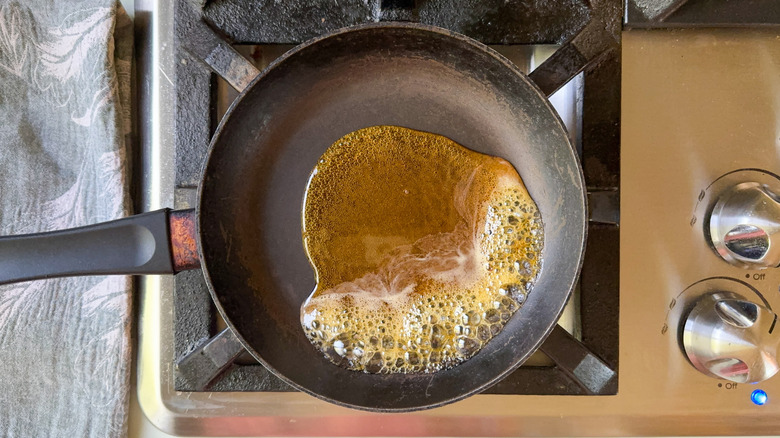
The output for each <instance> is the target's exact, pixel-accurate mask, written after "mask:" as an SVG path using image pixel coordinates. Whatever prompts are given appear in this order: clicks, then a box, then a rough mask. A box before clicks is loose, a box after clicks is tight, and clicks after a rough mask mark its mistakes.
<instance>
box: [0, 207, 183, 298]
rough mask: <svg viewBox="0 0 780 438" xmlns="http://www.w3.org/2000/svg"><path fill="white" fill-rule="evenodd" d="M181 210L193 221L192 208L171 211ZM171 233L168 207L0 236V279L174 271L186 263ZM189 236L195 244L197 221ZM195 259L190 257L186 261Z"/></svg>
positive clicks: (2, 282) (14, 279)
mask: <svg viewBox="0 0 780 438" xmlns="http://www.w3.org/2000/svg"><path fill="white" fill-rule="evenodd" d="M177 216H179V217H186V216H189V217H190V218H192V219H193V220H192V222H193V223H194V212H192V211H184V212H173V213H171V217H177ZM172 225H173V224H172ZM174 231H176V232H177V233H178V234H180V235H181V234H187V232H186V231H185V232H182V231H181V230H180V229H176V228H175V227H174ZM170 235H171V234H170V232H169V210H168V209H163V210H157V211H153V212H150V213H144V214H139V215H136V216H130V217H127V218H122V219H117V220H114V221H111V222H103V223H99V224H95V225H88V226H85V227H79V228H72V229H68V230H61V231H52V232H47V233H37V234H26V235H19V236H6V237H0V284H8V283H16V282H20V281H27V280H36V279H42V278H52V277H69V276H75V275H106V274H125V275H128V274H171V273H173V272H175V271H176V270H177V269H176V268H177V267H178V268H181V267H182V266H176V265H175V264H174V261H173V259H172V256H171V239H170ZM190 237H191V239H190V242H189V243H187V244H185V247H187V246H189V247H190V248H192V247H194V241H195V239H194V227H193V229H192V230H191V231H190ZM179 253H182V250H179ZM184 259H186V257H184ZM191 265H192V263H191V260H190V266H186V267H188V268H189V267H194V266H191ZM178 270H181V269H178Z"/></svg>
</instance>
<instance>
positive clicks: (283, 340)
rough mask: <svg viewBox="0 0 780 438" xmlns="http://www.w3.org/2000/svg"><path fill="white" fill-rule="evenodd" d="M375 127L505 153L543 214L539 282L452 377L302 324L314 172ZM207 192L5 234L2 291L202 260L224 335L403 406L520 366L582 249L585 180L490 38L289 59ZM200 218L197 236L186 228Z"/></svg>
mask: <svg viewBox="0 0 780 438" xmlns="http://www.w3.org/2000/svg"><path fill="white" fill-rule="evenodd" d="M374 125H397V126H403V127H407V128H412V129H416V130H421V131H427V132H432V133H436V134H440V135H444V136H446V137H449V138H451V139H452V140H454V141H456V142H458V143H460V144H462V145H464V146H466V147H468V148H471V149H473V150H475V151H478V152H482V153H486V154H491V155H495V156H499V157H502V158H505V159H507V160H508V161H510V162H511V163H512V164H513V165H514V166H515V168H516V169H517V170H518V172H519V173H520V175H521V177H522V178H523V180H524V182H525V184H526V186H527V188H528V190H529V192H530V194H531V196H532V197H533V199H534V200H535V201H536V203H537V205H538V207H539V210H540V212H541V215H542V220H543V222H544V233H545V239H544V252H543V264H542V271H541V274H540V276H539V279H538V282H537V284H536V287H535V288H534V289H533V291H532V293H531V294H530V296H529V297H528V299H527V301H526V303H525V305H524V306H523V307H522V308H521V309H520V310H518V311H517V313H516V314H515V315H514V316H513V317H512V318H511V319H510V321H509V322H508V324H507V325H506V327H505V329H504V330H503V331H502V332H501V333H500V334H499V335H498V336H497V337H495V338H494V339H493V340H491V341H490V342H489V343H488V344H487V345H486V346H485V347H484V348H483V349H482V350H481V351H480V352H479V353H478V354H477V355H476V356H475V357H473V358H472V359H470V360H468V361H466V362H464V363H462V364H460V365H458V366H456V367H454V368H452V369H450V370H445V371H439V372H436V373H431V374H409V375H373V374H364V373H358V372H353V371H349V370H346V369H342V368H339V367H337V366H335V365H333V364H332V363H330V362H329V361H328V360H327V359H325V358H324V357H323V355H322V354H320V353H319V352H318V351H317V350H315V349H314V347H313V346H312V345H311V344H310V343H309V341H308V340H307V339H306V337H305V335H304V333H303V330H302V329H301V326H300V322H299V309H300V306H301V303H302V302H303V301H304V299H305V298H306V297H307V296H308V295H309V293H310V292H311V291H312V289H313V288H314V276H313V271H312V269H311V267H310V265H309V262H308V260H307V258H306V255H305V253H304V249H303V245H302V242H301V203H302V199H303V194H304V189H305V187H306V182H307V179H308V176H309V172H310V171H311V170H312V168H313V167H314V166H315V164H316V163H317V160H318V159H319V157H320V155H321V154H322V153H323V152H324V151H325V149H326V148H327V147H328V146H329V145H331V144H332V143H333V142H334V141H335V140H337V139H338V138H340V137H341V136H343V135H344V134H347V133H348V132H351V131H354V130H357V129H360V128H365V127H368V126H374ZM199 196H200V202H199V206H198V210H197V219H195V213H188V212H170V213H169V212H168V211H167V210H162V211H159V212H153V213H147V214H144V215H138V216H133V217H130V218H126V219H120V220H119V221H114V222H110V223H105V224H98V225H94V226H91V227H86V228H81V229H77V230H66V231H60V232H54V233H45V234H38V235H28V236H11V237H4V238H2V239H0V283H8V282H13V281H21V280H27V279H33V278H47V277H51V276H65V275H86V274H102V273H166V272H167V273H171V272H175V271H178V270H181V269H183V268H193V267H197V262H198V260H197V259H198V258H199V260H200V264H201V267H202V269H203V272H204V273H205V276H206V279H207V282H208V284H209V289H210V291H211V294H212V297H213V298H214V301H215V303H216V305H217V307H218V309H219V311H220V313H221V314H222V316H223V317H224V319H225V321H226V322H227V324H228V325H229V327H230V328H231V329H233V330H234V331H235V333H236V334H237V335H238V337H239V339H240V340H241V342H242V343H243V345H244V346H245V347H246V349H247V350H248V351H249V352H250V353H251V354H252V355H253V356H254V357H255V358H256V359H257V360H258V361H260V362H261V363H262V364H264V365H265V366H267V367H268V368H269V369H271V370H272V371H273V372H274V373H275V374H276V375H278V376H279V377H280V378H281V379H283V380H284V381H286V382H288V383H289V384H291V385H292V386H294V387H296V388H298V389H300V390H303V391H306V392H308V393H310V394H312V395H314V396H316V397H319V398H322V399H324V400H327V401H330V402H333V403H337V404H339V405H344V406H349V407H355V408H361V409H369V410H374V411H409V410H415V409H422V408H429V407H435V406H440V405H443V404H446V403H451V402H453V401H456V400H459V399H462V398H464V397H467V396H469V395H471V394H474V393H476V392H479V391H480V390H483V389H485V388H487V387H488V386H490V385H491V384H493V383H495V382H496V381H498V380H499V379H501V378H502V377H504V376H505V375H507V374H508V373H510V372H511V371H513V370H514V369H515V368H517V367H518V366H519V365H520V364H522V363H523V362H524V361H525V360H526V358H528V357H529V356H530V355H531V354H532V353H533V352H534V351H535V350H536V349H537V348H538V347H539V346H540V344H541V343H542V341H543V340H544V339H545V337H546V336H547V334H548V333H549V332H550V331H551V330H552V328H553V327H554V325H555V324H556V321H557V320H558V318H559V316H560V313H561V311H562V309H563V306H564V304H565V303H566V301H567V299H568V297H569V295H570V293H571V291H572V288H573V285H574V283H575V280H576V277H577V275H578V272H579V268H580V264H581V259H582V253H583V248H584V241H585V230H586V208H585V191H584V183H583V177H582V171H581V168H580V166H579V163H578V161H577V158H576V156H575V153H574V151H573V149H572V146H571V144H570V142H569V140H568V137H567V135H566V131H565V129H564V127H563V124H562V123H561V121H560V119H559V118H558V116H557V115H556V113H555V111H554V110H553V109H552V107H551V106H550V104H549V102H548V101H547V99H546V98H545V97H544V95H543V94H542V93H541V92H540V91H539V89H538V88H537V87H536V86H535V85H534V84H533V83H531V82H530V80H529V79H528V78H527V77H526V76H525V75H524V74H522V73H521V72H520V71H519V70H518V69H517V68H516V67H515V66H514V65H512V64H511V63H510V62H509V61H508V60H506V59H505V58H503V57H502V56H500V55H499V54H497V53H496V52H494V51H492V50H490V49H489V48H487V47H485V46H483V45H482V44H479V43H477V42H475V41H472V40H471V39H468V38H466V37H464V36H461V35H458V34H454V33H451V32H448V31H445V30H441V29H437V28H433V27H429V26H423V25H419V24H391V25H369V26H361V27H356V28H350V29H346V30H342V31H339V32H336V33H334V34H330V35H327V36H324V37H322V38H318V39H316V40H313V41H310V42H308V43H305V44H303V45H301V46H299V47H297V48H295V49H293V50H292V51H290V52H288V53H287V54H285V55H284V56H283V57H282V58H280V59H279V60H278V61H277V62H275V63H274V64H273V65H271V66H270V67H269V68H268V69H267V70H266V71H265V72H263V73H262V74H261V75H260V76H258V77H257V78H256V79H255V80H254V81H253V82H252V84H251V85H250V86H249V87H247V88H246V89H245V90H244V92H243V93H242V94H241V95H240V96H239V98H238V99H237V100H236V101H235V102H234V103H233V105H232V106H231V108H230V110H229V111H228V113H227V115H226V117H225V118H224V119H223V120H222V122H221V124H220V126H219V128H218V130H217V132H216V134H215V136H214V138H213V140H212V144H211V153H210V155H209V157H208V160H207V162H206V165H205V168H204V170H203V179H202V181H201V184H200V192H199ZM195 220H197V226H198V230H199V232H198V233H195V231H194V227H192V226H189V227H188V226H186V225H187V223H188V222H194V221H195ZM190 225H192V224H190ZM169 241H173V246H172V247H171V244H170V242H169ZM118 247H122V249H121V252H120V251H118V249H117V248H118ZM196 251H197V254H196ZM55 253H56V255H50V254H55ZM171 254H173V257H172V256H171ZM172 259H173V262H172Z"/></svg>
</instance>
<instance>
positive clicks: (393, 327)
mask: <svg viewBox="0 0 780 438" xmlns="http://www.w3.org/2000/svg"><path fill="white" fill-rule="evenodd" d="M542 230H543V227H542V221H541V217H540V215H539V211H538V210H537V208H536V205H535V204H534V202H533V200H532V199H531V197H530V196H529V195H528V192H527V191H526V189H525V186H524V185H523V183H522V180H521V179H520V176H519V175H518V174H517V171H516V170H515V169H514V167H512V165H511V164H509V163H508V162H507V161H506V160H503V159H501V158H497V157H492V156H489V155H484V154H480V153H477V152H473V151H471V150H469V149H466V148H464V147H463V146H460V145H459V144H457V143H455V142H453V141H452V140H450V139H448V138H446V137H442V136H440V135H435V134H430V133H425V132H419V131H414V130H411V129H406V128H400V127H396V126H374V127H370V128H365V129H361V130H358V131H355V132H352V133H350V134H347V135H345V136H344V137H342V138H341V139H339V140H338V141H337V142H336V143H334V144H333V145H332V146H331V147H330V148H329V149H328V150H327V151H325V153H324V154H323V155H322V158H321V160H320V162H319V164H318V165H317V167H316V168H315V169H314V170H313V171H312V174H311V177H310V180H309V185H308V187H307V189H306V197H305V201H304V207H303V240H304V245H305V247H306V252H307V254H308V256H309V259H310V261H311V263H312V265H313V266H314V269H315V271H316V275H317V287H316V288H315V290H314V292H312V294H311V296H310V297H309V298H308V299H307V300H306V302H305V303H303V305H302V307H301V323H302V325H303V329H304V331H305V332H306V336H307V337H308V338H309V340H310V341H311V342H312V343H313V344H314V345H315V346H316V347H317V348H318V349H319V350H320V351H322V352H323V353H324V354H325V356H326V357H328V358H329V359H330V360H331V361H332V362H334V363H336V364H338V365H341V366H344V367H346V368H349V369H352V370H357V371H365V372H369V373H408V372H433V371H437V370H440V369H444V368H450V367H452V366H454V365H457V364H458V363H460V362H463V361H464V360H466V359H468V358H470V357H471V356H473V355H474V354H476V353H477V352H478V351H479V350H480V349H481V348H482V346H484V345H485V344H486V343H487V342H488V341H489V340H490V339H491V338H493V337H494V336H496V335H497V334H498V333H499V332H500V331H501V330H502V328H503V327H504V325H505V324H506V322H507V320H509V318H510V316H511V315H512V314H513V313H514V312H515V311H516V310H517V309H518V308H519V307H520V306H521V305H522V304H523V302H524V301H525V299H526V297H527V294H528V293H529V292H530V291H531V288H532V286H533V283H534V281H535V279H536V278H537V276H538V274H539V270H540V268H541V254H542V245H543V236H542Z"/></svg>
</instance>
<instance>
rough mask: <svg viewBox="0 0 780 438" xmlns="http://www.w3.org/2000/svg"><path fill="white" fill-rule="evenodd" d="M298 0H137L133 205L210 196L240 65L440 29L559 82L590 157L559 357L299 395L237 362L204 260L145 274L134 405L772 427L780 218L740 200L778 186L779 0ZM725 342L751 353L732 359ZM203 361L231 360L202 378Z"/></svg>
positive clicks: (257, 427) (420, 428)
mask: <svg viewBox="0 0 780 438" xmlns="http://www.w3.org/2000/svg"><path fill="white" fill-rule="evenodd" d="M303 3H304V2H301V3H299V2H287V3H283V4H280V3H278V2H260V3H257V2H255V3H252V2H248V1H240V0H230V1H225V2H206V3H205V4H201V3H198V2H193V1H186V0H179V1H177V2H151V1H138V0H136V22H137V27H138V28H139V30H140V31H141V33H140V35H141V38H140V39H139V42H140V44H141V46H140V47H139V51H138V52H139V53H140V54H142V56H140V57H139V75H140V77H141V78H142V81H141V85H140V88H139V100H140V105H139V125H140V126H139V127H140V132H139V135H140V145H141V150H140V154H139V157H138V158H139V162H140V163H141V165H140V171H139V177H140V181H141V190H140V191H139V194H138V199H139V206H138V207H139V208H140V209H141V210H152V209H156V208H161V207H173V208H190V207H194V206H195V203H196V195H197V184H198V181H199V178H200V171H201V166H202V164H203V161H204V160H205V157H206V154H207V152H208V145H209V140H210V137H211V135H212V134H213V132H214V130H215V128H216V125H217V123H218V121H219V119H220V117H221V116H222V115H223V114H224V113H225V111H226V109H227V107H228V106H229V105H230V102H232V100H233V98H235V96H236V95H237V93H238V92H237V90H240V89H241V88H242V87H243V85H245V84H244V83H243V82H242V81H243V80H244V79H243V78H246V77H248V76H251V74H252V73H253V72H257V71H260V70H262V69H263V68H264V67H266V66H267V65H268V64H269V63H270V62H272V61H273V59H275V58H276V57H278V56H280V55H281V54H283V53H284V52H285V51H286V50H288V49H289V48H291V47H293V46H294V45H295V44H298V43H300V42H303V41H305V40H307V39H309V38H313V37H316V36H318V35H321V34H324V33H327V32H329V31H332V30H335V29H338V28H341V27H345V26H351V25H357V24H362V23H367V22H376V21H397V20H401V21H417V22H421V23H425V24H432V25H436V26H440V27H445V28H448V29H451V30H454V31H456V32H460V33H464V34H466V35H468V36H470V37H472V38H475V39H477V40H479V41H481V42H483V43H485V44H488V45H489V46H491V47H492V48H494V49H496V50H497V51H499V52H500V53H502V54H504V55H505V56H506V57H507V58H509V59H510V60H511V61H512V62H514V63H515V64H517V65H518V66H519V67H520V68H521V69H522V70H523V71H526V72H531V73H530V74H531V77H532V78H533V79H534V80H535V82H536V83H537V84H539V85H540V86H541V87H542V88H543V89H545V91H552V90H555V89H558V88H559V87H560V88H559V89H558V91H557V92H556V93H555V94H554V95H553V96H552V97H551V101H552V103H553V105H554V107H555V108H556V111H558V113H559V114H560V115H561V118H562V119H563V120H564V122H565V124H566V126H567V128H568V130H569V134H570V137H571V139H572V143H573V144H575V145H576V147H577V151H578V154H579V156H580V158H581V161H582V166H583V169H584V173H585V179H586V183H587V187H588V192H589V193H588V198H589V204H590V218H591V221H590V223H589V227H588V241H587V247H586V252H585V261H584V265H583V269H582V272H581V277H580V281H579V284H578V288H577V290H576V291H575V294H574V295H573V298H572V300H571V301H570V303H569V305H568V307H567V310H566V312H565V313H564V315H563V317H562V319H561V321H560V322H559V325H560V326H561V327H562V328H563V329H564V330H565V331H564V330H557V331H556V332H555V333H556V335H555V336H552V337H551V339H550V340H549V341H548V342H547V343H546V345H545V349H546V351H548V353H550V354H549V355H545V354H543V353H541V352H540V353H538V354H536V355H535V356H534V357H532V358H531V359H530V360H529V361H527V362H526V363H525V364H524V365H523V366H522V367H520V368H519V369H518V370H517V371H516V372H514V373H513V374H512V375H510V376H509V377H507V378H506V379H505V380H503V381H501V382H499V383H498V384H496V385H495V386H494V387H492V388H490V389H488V390H487V391H485V392H484V393H482V394H479V395H476V396H473V397H471V398H468V399H466V400H464V401H461V402H458V403H455V404H452V405H448V406H445V407H441V408H436V409H433V410H428V411H422V412H417V413H410V414H370V413H366V412H359V411H354V410H349V409H345V408H341V407H337V406H333V405H330V404H327V403H325V402H323V401H320V400H317V399H315V398H313V397H311V396H309V395H306V394H303V393H299V392H297V391H295V390H294V389H293V388H291V387H289V386H287V385H286V384H285V383H284V382H282V381H281V380H279V379H278V378H276V377H275V376H274V375H273V374H272V373H271V372H269V371H268V370H266V369H265V368H263V367H262V365H260V364H258V363H256V362H255V361H254V360H253V359H252V358H251V357H250V356H249V355H248V354H243V355H238V356H235V355H233V354H230V355H229V356H228V357H221V356H224V355H225V354H228V350H230V349H229V348H225V345H226V343H229V342H231V337H230V336H229V333H228V332H226V331H225V330H226V329H225V326H224V323H223V322H222V321H221V320H220V319H219V317H218V315H217V312H216V309H215V307H214V306H213V304H212V303H211V300H210V296H209V294H208V290H207V288H206V285H205V282H204V280H203V275H202V273H201V272H200V271H190V272H184V273H180V274H178V275H177V276H175V277H156V276H147V277H144V278H142V279H141V281H140V294H141V299H140V322H139V325H138V328H139V349H138V399H139V402H140V404H141V407H142V409H143V410H144V412H145V414H146V415H147V417H148V418H149V419H150V420H151V421H152V422H153V423H154V424H155V425H156V426H157V427H159V428H160V429H162V430H164V431H166V432H168V433H172V434H177V435H199V436H223V435H231V436H252V435H385V436H386V435H473V436H479V435H518V434H524V435H572V434H578V435H580V434H585V435H647V434H724V433H725V434H729V433H732V434H746V433H750V434H755V433H770V432H771V433H774V431H775V430H776V427H777V426H779V425H780V420H777V419H776V418H777V417H778V416H777V415H776V413H777V412H778V411H777V408H773V405H776V403H772V395H773V394H780V383H777V381H776V379H770V380H766V381H763V382H762V383H761V384H757V385H750V384H745V383H743V382H746V381H750V380H755V379H754V376H761V377H766V376H767V375H769V374H771V371H772V363H773V361H774V360H775V359H774V355H775V353H774V349H773V348H774V346H775V345H776V343H773V341H772V339H773V335H772V333H773V330H774V322H773V321H774V320H773V317H774V313H773V312H772V310H771V309H772V308H773V307H774V308H777V307H780V297H778V296H777V294H778V285H779V284H780V272H777V271H776V270H772V269H758V268H759V266H757V265H759V264H761V263H763V262H759V261H757V260H759V259H760V260H763V259H762V257H763V255H762V254H763V253H761V251H762V248H763V249H764V252H766V253H767V254H768V255H767V256H771V255H772V254H773V252H772V251H771V250H769V249H766V248H769V247H770V246H769V244H770V243H771V238H772V236H771V231H770V232H769V234H768V235H767V236H768V237H767V238H766V242H768V243H766V244H765V245H764V246H762V243H761V242H762V241H761V238H762V235H761V233H760V229H759V228H758V227H756V226H753V228H749V227H750V226H752V225H751V224H749V223H740V222H739V220H740V218H743V219H744V217H745V216H750V214H746V213H744V212H743V210H744V208H743V210H740V209H739V208H742V207H740V206H742V205H743V204H745V203H748V204H749V201H742V200H741V199H742V198H749V199H753V198H755V197H760V196H761V193H766V192H769V193H770V195H767V196H769V197H768V198H766V199H770V200H771V199H774V200H775V202H777V201H776V197H774V198H773V197H772V195H771V193H780V182H778V181H780V180H778V177H777V176H776V175H775V174H774V173H772V172H780V157H778V155H780V154H778V148H780V134H779V133H780V128H779V126H780V121H779V120H780V119H778V118H777V115H778V114H780V100H778V99H777V96H778V95H780V80H778V79H777V78H778V77H780V74H779V73H780V40H779V39H777V37H776V35H777V29H776V28H774V30H773V28H772V27H771V26H772V25H773V23H774V24H775V25H776V24H777V23H780V17H778V12H777V11H776V9H777V8H776V6H773V5H771V4H770V3H771V0H770V1H764V2H762V1H758V0H753V1H751V2H749V3H751V5H752V6H753V7H754V8H753V9H756V8H757V9H761V8H763V9H762V10H763V11H764V13H761V14H758V13H753V12H751V13H744V12H742V13H735V12H734V11H732V13H728V10H726V9H725V8H726V7H727V6H728V5H729V4H730V3H729V2H724V6H723V7H721V9H720V13H717V11H718V10H719V9H718V7H717V5H714V4H716V3H718V2H715V1H710V2H709V3H712V4H713V5H714V6H715V7H714V9H713V7H710V8H706V7H702V3H708V2H706V1H705V2H701V1H699V2H694V1H690V2H685V1H671V0H628V2H627V4H625V5H624V4H623V3H622V0H593V1H590V2H583V1H580V0H554V1H549V2H542V3H538V2H537V3H534V7H531V6H529V5H528V4H527V3H526V2H520V1H508V2H503V1H502V2H495V1H492V0H483V1H478V2H467V3H464V4H460V3H458V2H452V1H446V0H439V1H426V2H421V1H418V2H414V1H405V0H368V1H364V0H339V1H338V2H333V3H329V2H319V3H317V4H316V5H314V6H312V5H310V4H308V3H307V4H303ZM713 5H710V6H713ZM728 7H731V6H728ZM753 9H751V11H753ZM624 11H625V14H624V13H623V12H624ZM713 11H715V12H713ZM773 14H774V15H773ZM624 21H625V23H624ZM708 25H718V26H721V27H728V28H723V29H704V28H703V27H707V26H708ZM737 27H739V28H740V29H737ZM677 28H679V29H677ZM624 29H625V30H624ZM644 29H651V30H644ZM229 47H232V48H235V49H236V50H237V52H238V53H240V54H241V55H242V56H241V57H236V56H235V55H234V52H233V51H231V50H229ZM621 69H622V76H621ZM621 87H622V90H623V91H622V96H621ZM621 97H622V120H621ZM621 130H622V136H621ZM749 183H754V185H757V187H752V186H751V187H744V185H745V184H748V185H749ZM734 187H737V188H736V189H735V188H734ZM765 187H768V189H765ZM773 187H774V189H773ZM743 189H744V190H743ZM762 190H763V191H762ZM773 190H774V192H772V191H773ZM751 196H753V198H751ZM732 198H736V199H737V200H738V201H739V202H741V203H737V204H738V205H737V206H736V207H735V206H734V205H735V203H736V202H737V201H729V199H732ZM756 202H760V201H754V202H753V204H750V205H753V207H752V208H753V209H754V210H755V204H756ZM735 211H736V213H735ZM713 212H715V213H713ZM740 212H742V213H740ZM721 217H722V218H723V219H722V220H720V219H719V218H721ZM735 217H736V219H734V218H735ZM776 217H777V216H775V218H776ZM719 220H720V222H718V221H719ZM734 220H736V221H737V222H733V221H734ZM729 221H731V222H729ZM743 222H744V220H743ZM740 226H741V227H742V228H740ZM745 226H748V228H745ZM734 230H737V231H739V232H735V231H734ZM713 236H714V237H713ZM719 239H720V240H719ZM718 245H720V246H718ZM711 246H714V247H715V248H718V249H719V253H716V252H715V251H713V250H712V249H711ZM764 247H766V248H764ZM735 251H736V252H735ZM734 254H736V255H734ZM724 258H725V259H727V260H724ZM773 263H774V265H775V266H776V265H777V264H778V263H780V260H776V261H774V262H773ZM764 264H766V263H764ZM756 304H758V305H756ZM713 309H714V310H713ZM723 315H725V316H723ZM751 318H752V319H751ZM723 321H725V322H726V325H724V324H722V323H721V322H723ZM740 324H741V326H740ZM770 325H771V328H770V327H769V326H770ZM750 327H753V328H750ZM756 327H760V328H761V330H763V331H760V332H759V331H757V330H758V329H757V328H756ZM724 336H733V337H741V338H746V337H747V338H749V339H748V340H749V342H750V343H751V344H750V345H751V347H750V348H743V349H741V350H739V349H737V350H738V353H733V350H729V349H728V348H725V347H723V345H724V343H725V344H728V345H731V344H729V342H732V341H731V340H729V339H727V338H724ZM713 339H714V340H713ZM732 343H733V342H732ZM734 351H736V350H734ZM756 351H758V354H756ZM732 353H733V354H732ZM746 355H747V356H746ZM548 356H550V357H552V358H553V359H552V360H551V359H550V357H548ZM204 357H205V358H207V360H208V361H211V362H214V361H216V362H225V364H226V366H225V367H219V368H221V372H220V373H219V375H217V376H216V377H214V376H212V375H210V373H205V374H204V372H202V368H203V367H202V366H199V363H202V362H199V361H202V360H203V358H204ZM737 357H739V358H740V359H742V360H741V362H740V361H734V360H732V361H729V360H728V359H734V358H737ZM748 358H749V359H748ZM774 363H775V365H776V362H774ZM618 364H619V367H618ZM206 368H213V365H212V364H210V367H206ZM745 369H747V370H748V371H747V372H748V377H744V376H745ZM199 370H200V372H199ZM762 373H763V374H762ZM713 377H716V378H713ZM722 377H727V378H728V379H730V380H724V379H722ZM740 379H742V380H740ZM756 390H761V391H764V393H762V392H760V391H758V392H756ZM762 394H765V396H766V398H764V397H765V396H764V395H762ZM762 400H763V401H764V402H765V404H764V405H762V406H759V404H760V403H759V402H760V401H762ZM773 413H774V414H773ZM745 419H754V420H755V421H748V422H746V421H744V420H745Z"/></svg>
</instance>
